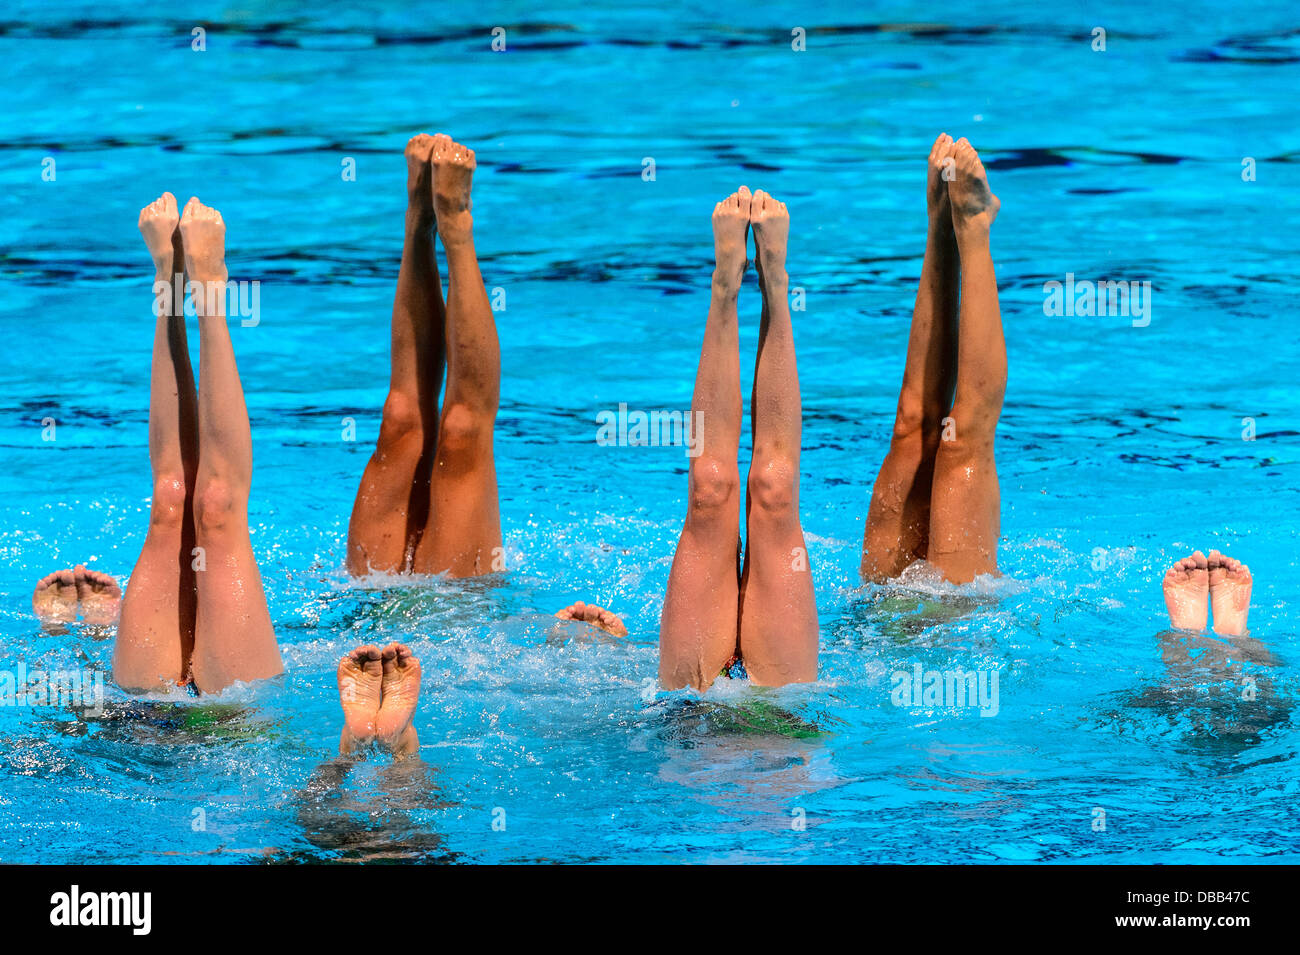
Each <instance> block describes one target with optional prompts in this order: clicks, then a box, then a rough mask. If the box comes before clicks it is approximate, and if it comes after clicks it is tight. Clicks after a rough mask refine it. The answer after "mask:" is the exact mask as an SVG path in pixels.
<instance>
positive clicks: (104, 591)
mask: <svg viewBox="0 0 1300 955" xmlns="http://www.w3.org/2000/svg"><path fill="white" fill-rule="evenodd" d="M73 575H74V576H75V577H76V580H77V600H78V601H79V602H80V603H81V618H82V620H84V621H85V622H86V623H89V624H94V625H96V626H101V627H103V626H108V625H109V624H111V623H116V622H117V617H118V614H119V613H120V612H121V610H122V588H121V587H119V586H118V585H117V581H116V580H115V579H114V578H112V577H110V576H109V575H108V574H101V573H100V572H99V571H97V570H87V569H86V566H85V565H84V564H78V565H77V566H76V569H75V570H73Z"/></svg>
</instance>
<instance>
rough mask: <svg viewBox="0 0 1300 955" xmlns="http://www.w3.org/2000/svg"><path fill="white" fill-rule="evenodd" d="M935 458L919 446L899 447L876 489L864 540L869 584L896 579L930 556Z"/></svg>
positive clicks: (895, 447) (887, 458)
mask: <svg viewBox="0 0 1300 955" xmlns="http://www.w3.org/2000/svg"><path fill="white" fill-rule="evenodd" d="M933 471H934V458H933V457H932V456H930V457H927V456H926V455H925V454H924V452H923V450H922V448H921V446H920V444H919V443H918V444H917V445H916V446H915V447H910V446H906V445H899V444H897V443H896V444H894V445H892V446H891V447H890V450H889V453H888V454H887V455H885V460H884V463H883V464H881V465H880V473H879V474H877V475H876V483H875V484H874V485H873V486H872V488H871V506H870V508H869V509H868V511H867V529H866V532H865V533H864V534H863V539H862V566H861V572H862V577H863V579H864V580H872V581H882V580H888V579H889V578H891V577H897V576H898V575H899V574H900V573H902V572H903V570H904V569H905V568H907V567H908V566H909V565H910V564H912V563H914V562H915V561H918V560H920V559H922V558H923V557H925V556H926V550H927V547H928V544H929V529H930V497H931V480H932V475H933Z"/></svg>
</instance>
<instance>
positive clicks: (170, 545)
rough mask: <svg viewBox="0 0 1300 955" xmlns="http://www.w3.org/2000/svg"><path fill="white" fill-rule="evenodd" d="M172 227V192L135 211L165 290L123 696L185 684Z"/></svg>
mask: <svg viewBox="0 0 1300 955" xmlns="http://www.w3.org/2000/svg"><path fill="white" fill-rule="evenodd" d="M178 222H179V215H178V213H177V209H176V198H175V197H174V196H173V195H172V194H171V193H170V192H167V193H163V195H162V196H161V197H160V198H159V199H157V200H156V201H154V202H153V203H152V204H150V205H148V206H146V207H145V208H144V209H143V210H141V212H140V232H141V233H142V234H143V235H144V239H145V244H146V245H147V246H148V247H149V253H150V255H151V256H152V257H153V261H154V275H155V282H162V283H166V288H165V289H164V290H163V292H162V294H163V295H165V296H166V299H167V301H166V302H165V303H163V307H162V308H161V310H160V314H158V315H157V318H156V320H155V323H154V342H153V367H152V371H151V373H150V385H149V463H150V465H151V467H152V469H153V503H152V505H151V506H150V510H149V531H148V533H147V534H146V536H145V540H144V548H143V550H141V552H140V559H139V560H138V561H136V565H135V569H134V570H133V571H132V572H131V579H130V582H129V583H128V584H127V589H126V596H125V597H124V598H123V600H122V609H121V621H120V623H119V624H118V628H117V641H116V643H115V644H114V646H113V679H114V681H115V682H116V683H117V684H118V685H120V686H122V687H123V688H125V689H128V690H139V691H148V690H155V689H159V688H163V687H167V686H174V685H175V684H178V683H183V682H185V681H186V680H187V679H188V675H189V666H190V655H191V653H192V652H193V648H194V629H195V613H196V607H197V596H196V591H195V580H194V571H193V570H192V562H193V558H192V556H191V551H192V550H193V548H194V521H193V516H192V500H193V493H192V492H193V488H194V479H195V471H196V468H197V466H198V407H197V399H196V397H195V392H194V372H193V370H192V369H191V368H190V356H189V348H188V346H187V344H186V339H185V315H184V312H183V311H181V312H180V313H178V314H173V312H174V311H175V309H174V307H173V306H174V302H175V300H176V299H175V296H174V294H173V288H172V283H173V279H174V275H175V273H179V272H182V270H183V269H184V261H185V254H184V249H183V247H182V244H181V234H180V231H179V230H178V228H177V225H178ZM183 278H184V276H183V275H182V280H183ZM159 287H160V288H161V286H159ZM182 294H183V293H182Z"/></svg>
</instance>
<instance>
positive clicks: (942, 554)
mask: <svg viewBox="0 0 1300 955" xmlns="http://www.w3.org/2000/svg"><path fill="white" fill-rule="evenodd" d="M1001 506H1002V504H1001V492H1000V490H999V488H998V472H997V466H996V465H995V463H994V459H993V443H992V442H991V441H988V442H981V443H979V444H977V445H975V446H967V445H962V444H958V443H956V442H945V443H944V444H943V445H942V446H941V447H940V448H939V455H938V457H937V459H936V460H935V468H934V491H933V495H932V497H931V503H930V547H929V553H928V555H927V559H928V560H929V562H930V563H932V564H934V565H935V567H937V568H938V569H939V570H940V571H942V573H943V575H944V577H945V578H946V579H947V580H949V581H951V582H952V583H955V584H964V583H968V582H969V581H971V580H974V579H975V578H976V577H978V576H979V575H981V574H995V573H997V569H998V537H999V536H1000V534H1001V525H1002V518H1001Z"/></svg>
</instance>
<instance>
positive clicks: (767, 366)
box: [739, 190, 818, 686]
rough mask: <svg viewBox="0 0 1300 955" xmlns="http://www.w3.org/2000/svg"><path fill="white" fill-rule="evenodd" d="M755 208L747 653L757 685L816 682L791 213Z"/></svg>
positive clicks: (763, 201)
mask: <svg viewBox="0 0 1300 955" xmlns="http://www.w3.org/2000/svg"><path fill="white" fill-rule="evenodd" d="M750 208H751V211H750V225H751V226H752V227H753V229H754V244H755V246H756V247H757V250H758V253H757V256H756V259H755V261H756V263H757V265H758V278H759V286H760V288H761V289H762V292H763V320H762V321H763V324H762V327H761V329H760V333H759V344H758V360H757V363H756V365H755V368H754V398H753V404H752V406H751V414H752V415H753V418H754V457H753V460H752V461H751V462H750V466H749V480H748V483H747V490H748V494H747V497H746V520H747V526H748V534H747V535H746V542H745V543H746V552H745V570H744V575H743V577H742V578H741V584H740V622H739V623H740V657H741V659H742V660H743V661H744V664H745V671H746V672H747V673H748V674H749V678H750V680H752V681H753V682H754V683H758V684H761V685H764V686H781V685H784V684H786V683H810V682H812V681H814V680H816V679H817V646H818V627H817V603H816V599H815V597H814V595H813V584H812V571H811V569H810V567H809V562H808V547H807V544H805V542H804V538H803V528H802V527H800V525H799V450H800V437H801V432H802V428H803V407H802V404H801V401H800V397H799V371H798V368H797V367H796V364H795V355H794V332H793V329H792V328H791V324H790V303H789V300H788V297H787V296H788V291H789V280H788V278H787V276H786V271H785V251H786V241H787V236H788V234H789V231H790V214H789V212H788V211H787V210H786V207H785V203H783V202H777V201H776V200H775V199H773V198H772V197H771V196H769V195H768V194H767V193H765V192H763V191H762V190H759V191H758V192H756V193H754V199H753V202H752V204H751V207H750Z"/></svg>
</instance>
